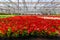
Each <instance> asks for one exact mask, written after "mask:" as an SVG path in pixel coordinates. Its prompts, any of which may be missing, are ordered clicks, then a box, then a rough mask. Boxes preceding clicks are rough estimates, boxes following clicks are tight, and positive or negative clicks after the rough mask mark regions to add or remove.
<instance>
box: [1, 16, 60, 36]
mask: <svg viewBox="0 0 60 40" xmlns="http://www.w3.org/2000/svg"><path fill="white" fill-rule="evenodd" d="M50 17H51V16H50ZM52 17H54V18H55V19H54V18H53V19H51V18H50V19H49V18H46V17H45V18H44V17H41V16H13V17H7V18H0V37H26V36H42V37H44V36H45V37H46V36H48V37H53V36H58V35H60V19H58V18H60V17H57V18H56V16H52Z"/></svg>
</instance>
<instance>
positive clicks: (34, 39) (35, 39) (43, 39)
mask: <svg viewBox="0 0 60 40" xmlns="http://www.w3.org/2000/svg"><path fill="white" fill-rule="evenodd" d="M0 40H60V37H58V36H31V35H30V36H24V37H22V36H19V37H0Z"/></svg>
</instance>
